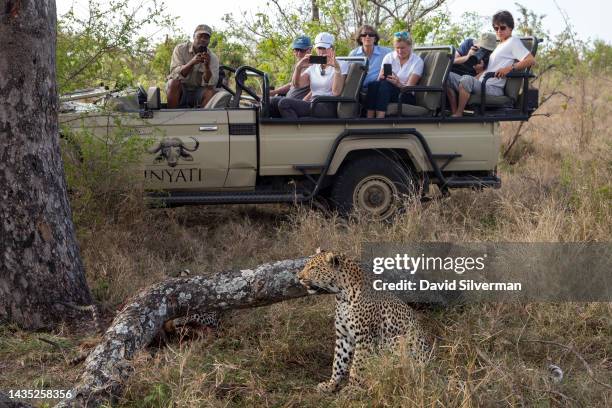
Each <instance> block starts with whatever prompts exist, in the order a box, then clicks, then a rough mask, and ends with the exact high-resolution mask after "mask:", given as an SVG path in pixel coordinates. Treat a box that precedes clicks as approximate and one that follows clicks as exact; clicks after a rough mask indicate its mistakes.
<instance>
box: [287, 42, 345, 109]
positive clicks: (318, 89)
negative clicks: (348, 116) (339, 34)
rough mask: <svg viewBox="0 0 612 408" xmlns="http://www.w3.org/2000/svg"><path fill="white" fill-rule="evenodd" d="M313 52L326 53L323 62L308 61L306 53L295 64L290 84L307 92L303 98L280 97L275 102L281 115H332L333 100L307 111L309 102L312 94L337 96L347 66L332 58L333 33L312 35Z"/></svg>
mask: <svg viewBox="0 0 612 408" xmlns="http://www.w3.org/2000/svg"><path fill="white" fill-rule="evenodd" d="M314 46H315V48H316V49H317V55H320V56H326V57H327V63H326V64H311V63H310V62H309V58H310V55H311V54H307V55H305V56H304V58H302V59H301V60H300V61H299V62H298V63H297V65H296V67H295V70H294V71H293V77H292V80H291V84H292V86H294V87H298V88H299V87H302V86H309V87H310V92H309V93H308V94H307V95H306V96H305V97H304V99H303V100H299V99H293V98H284V99H282V100H281V101H280V102H279V103H278V110H279V111H280V114H281V116H282V117H283V118H289V119H297V118H299V117H304V116H316V117H326V118H333V117H335V116H336V108H337V106H338V104H337V103H335V102H324V103H318V104H316V105H315V109H314V111H313V112H311V103H310V101H311V100H312V99H313V98H314V97H315V96H338V95H340V93H342V88H343V87H344V78H345V75H346V73H347V72H348V65H347V64H344V63H340V61H337V60H336V53H335V52H334V36H333V35H331V34H329V33H325V32H323V33H319V34H318V35H317V36H316V38H315V44H314Z"/></svg>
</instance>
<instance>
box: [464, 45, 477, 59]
mask: <svg viewBox="0 0 612 408" xmlns="http://www.w3.org/2000/svg"><path fill="white" fill-rule="evenodd" d="M476 51H478V47H477V46H475V45H472V46H471V47H470V50H469V51H468V53H467V55H468V57H471V56H472V55H474V54H476Z"/></svg>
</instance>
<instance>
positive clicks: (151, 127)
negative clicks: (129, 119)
mask: <svg viewBox="0 0 612 408" xmlns="http://www.w3.org/2000/svg"><path fill="white" fill-rule="evenodd" d="M152 112H153V117H152V118H150V119H148V120H147V125H145V126H141V127H140V129H139V133H140V134H141V135H142V136H145V137H148V138H151V139H153V142H152V144H151V145H150V146H149V147H148V149H147V155H146V158H145V160H144V178H145V187H146V188H147V189H160V190H164V191H173V190H214V189H219V188H223V186H224V184H225V179H226V177H227V172H228V164H229V149H230V143H229V129H228V117H227V111H226V110H225V109H207V110H204V109H162V110H156V111H152Z"/></svg>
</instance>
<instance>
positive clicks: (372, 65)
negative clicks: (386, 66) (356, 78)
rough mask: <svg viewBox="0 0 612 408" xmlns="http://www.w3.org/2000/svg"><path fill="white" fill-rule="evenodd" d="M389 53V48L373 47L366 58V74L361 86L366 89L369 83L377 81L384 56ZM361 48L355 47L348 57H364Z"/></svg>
mask: <svg viewBox="0 0 612 408" xmlns="http://www.w3.org/2000/svg"><path fill="white" fill-rule="evenodd" d="M390 52H391V49H390V48H387V47H381V46H379V45H375V46H374V51H372V55H371V56H370V58H368V73H367V75H366V77H365V79H364V80H363V86H364V87H367V86H368V84H369V83H370V82H374V81H376V80H377V79H378V74H379V73H380V68H381V67H382V60H383V58H384V56H385V55H387V54H388V53H390ZM365 56H366V55H365V53H364V52H363V47H357V48H355V49H354V50H353V51H351V52H350V53H349V57H365Z"/></svg>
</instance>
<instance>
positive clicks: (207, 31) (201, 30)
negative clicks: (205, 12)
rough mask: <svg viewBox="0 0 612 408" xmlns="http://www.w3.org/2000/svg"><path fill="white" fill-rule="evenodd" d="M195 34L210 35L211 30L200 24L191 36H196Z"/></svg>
mask: <svg viewBox="0 0 612 408" xmlns="http://www.w3.org/2000/svg"><path fill="white" fill-rule="evenodd" d="M197 33H205V34H208V35H212V28H210V26H208V25H206V24H200V25H199V26H197V27H196V28H195V30H193V35H196V34H197Z"/></svg>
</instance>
